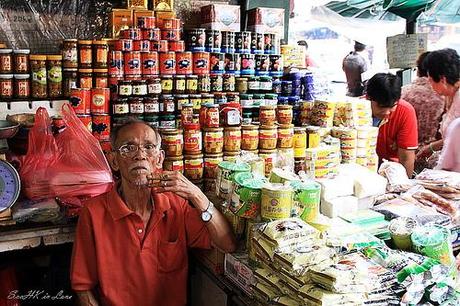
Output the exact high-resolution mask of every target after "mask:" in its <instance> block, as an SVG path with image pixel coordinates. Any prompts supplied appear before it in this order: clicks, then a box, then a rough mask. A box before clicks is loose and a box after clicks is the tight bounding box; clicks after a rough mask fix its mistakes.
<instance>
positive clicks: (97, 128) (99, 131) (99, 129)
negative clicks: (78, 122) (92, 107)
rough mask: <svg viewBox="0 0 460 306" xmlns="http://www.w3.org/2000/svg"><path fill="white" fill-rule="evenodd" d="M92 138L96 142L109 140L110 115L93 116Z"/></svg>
mask: <svg viewBox="0 0 460 306" xmlns="http://www.w3.org/2000/svg"><path fill="white" fill-rule="evenodd" d="M92 128H93V136H94V137H95V138H96V139H98V140H109V139H110V115H107V114H97V115H93V125H92Z"/></svg>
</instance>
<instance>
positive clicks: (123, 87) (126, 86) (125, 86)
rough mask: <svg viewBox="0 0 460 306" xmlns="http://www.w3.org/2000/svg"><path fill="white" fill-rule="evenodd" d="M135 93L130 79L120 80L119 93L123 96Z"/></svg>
mask: <svg viewBox="0 0 460 306" xmlns="http://www.w3.org/2000/svg"><path fill="white" fill-rule="evenodd" d="M132 94H133V85H132V82H131V81H129V80H125V81H118V95H119V96H122V97H129V96H131V95H132Z"/></svg>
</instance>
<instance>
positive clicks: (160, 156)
mask: <svg viewBox="0 0 460 306" xmlns="http://www.w3.org/2000/svg"><path fill="white" fill-rule="evenodd" d="M164 160H165V151H163V150H160V154H158V157H157V160H156V162H157V168H158V169H160V170H161V169H163V161H164Z"/></svg>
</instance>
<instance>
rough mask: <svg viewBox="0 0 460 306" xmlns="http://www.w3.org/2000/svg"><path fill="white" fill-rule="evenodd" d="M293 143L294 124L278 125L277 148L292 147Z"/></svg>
mask: <svg viewBox="0 0 460 306" xmlns="http://www.w3.org/2000/svg"><path fill="white" fill-rule="evenodd" d="M293 143H294V125H293V124H282V125H280V126H279V127H278V142H277V147H278V148H292V146H293Z"/></svg>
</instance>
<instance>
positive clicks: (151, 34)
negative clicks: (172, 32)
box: [142, 28, 160, 41]
mask: <svg viewBox="0 0 460 306" xmlns="http://www.w3.org/2000/svg"><path fill="white" fill-rule="evenodd" d="M142 39H147V40H154V41H159V40H160V29H158V28H155V29H144V30H142Z"/></svg>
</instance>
